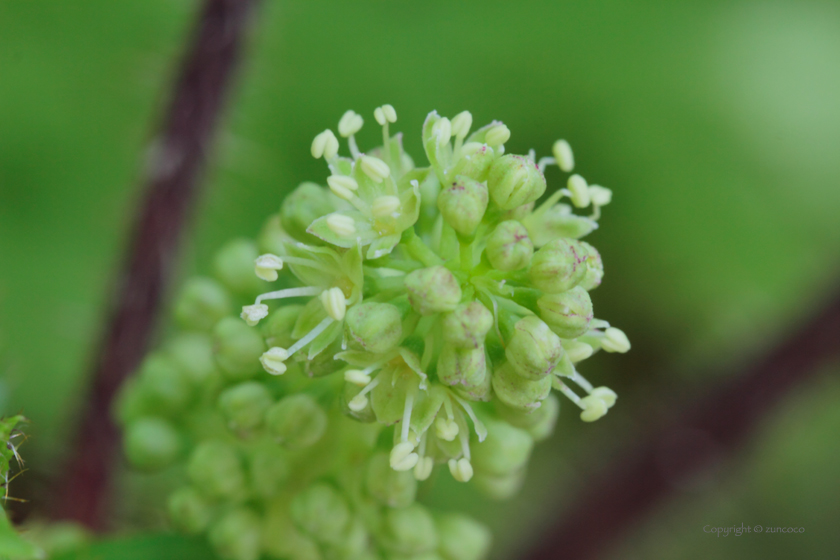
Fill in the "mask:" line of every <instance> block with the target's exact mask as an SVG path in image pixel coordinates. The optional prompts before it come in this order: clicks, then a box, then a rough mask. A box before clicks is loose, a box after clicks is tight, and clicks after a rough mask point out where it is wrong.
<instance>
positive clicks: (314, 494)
mask: <svg viewBox="0 0 840 560" xmlns="http://www.w3.org/2000/svg"><path fill="white" fill-rule="evenodd" d="M291 513H292V519H293V520H294V522H295V524H296V525H297V526H298V527H300V529H301V530H302V531H304V532H305V533H307V534H309V535H310V536H311V537H312V538H314V539H315V540H317V541H320V542H323V543H337V542H340V541H341V539H342V537H343V536H344V533H345V531H346V530H347V528H348V525H349V523H350V510H349V509H348V507H347V502H345V500H344V498H343V497H342V496H341V494H339V493H338V491H337V490H336V489H335V488H333V487H332V486H330V485H329V484H325V483H317V484H313V485H311V486H309V487H308V488H306V489H305V490H303V491H302V492H300V493H299V494H298V495H297V496H295V497H294V498H292V503H291Z"/></svg>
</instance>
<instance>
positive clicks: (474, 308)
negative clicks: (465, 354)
mask: <svg viewBox="0 0 840 560" xmlns="http://www.w3.org/2000/svg"><path fill="white" fill-rule="evenodd" d="M442 327H443V338H444V340H446V342H447V344H451V345H452V346H455V347H457V348H464V349H467V348H479V347H481V346H483V345H484V339H485V338H486V337H487V333H488V332H489V331H490V329H491V328H492V327H493V314H492V313H490V311H488V310H487V308H486V307H484V306H483V305H482V304H481V303H479V302H477V301H472V302H470V303H464V304H461V305H459V306H458V307H456V308H455V310H454V311H452V312H451V313H447V314H446V315H444V316H443V322H442Z"/></svg>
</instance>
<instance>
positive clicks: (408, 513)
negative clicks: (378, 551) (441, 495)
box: [381, 503, 438, 557]
mask: <svg viewBox="0 0 840 560" xmlns="http://www.w3.org/2000/svg"><path fill="white" fill-rule="evenodd" d="M381 545H382V546H383V548H385V549H386V550H387V551H388V552H389V553H391V554H390V555H389V557H393V556H396V555H403V556H406V557H415V556H420V555H422V554H424V553H431V552H432V551H434V550H435V549H436V548H437V545H438V538H437V531H436V530H435V522H434V519H432V516H431V514H430V513H429V511H428V510H427V509H426V508H425V507H423V506H421V505H420V504H418V503H414V504H411V505H410V506H408V507H405V508H397V509H388V510H386V511H385V512H384V515H383V518H382V532H381Z"/></svg>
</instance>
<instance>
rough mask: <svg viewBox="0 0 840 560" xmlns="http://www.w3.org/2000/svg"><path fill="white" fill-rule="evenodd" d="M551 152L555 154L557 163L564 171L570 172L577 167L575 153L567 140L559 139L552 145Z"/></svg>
mask: <svg viewBox="0 0 840 560" xmlns="http://www.w3.org/2000/svg"><path fill="white" fill-rule="evenodd" d="M551 153H552V154H553V155H554V160H555V163H557V167H559V168H560V169H561V170H562V171H565V172H566V173H568V172H569V171H571V170H572V169H574V168H575V155H574V153H572V147H571V146H570V145H569V143H568V142H566V141H565V140H558V141H557V142H555V143H554V145H553V146H552V147H551Z"/></svg>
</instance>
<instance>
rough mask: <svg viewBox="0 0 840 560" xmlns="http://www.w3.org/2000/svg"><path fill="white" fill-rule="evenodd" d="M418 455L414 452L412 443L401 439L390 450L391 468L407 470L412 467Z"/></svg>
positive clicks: (418, 457)
mask: <svg viewBox="0 0 840 560" xmlns="http://www.w3.org/2000/svg"><path fill="white" fill-rule="evenodd" d="M419 459H420V456H419V455H418V454H417V453H414V445H413V444H412V443H410V442H408V441H403V442H401V443H398V444H397V445H395V446H394V448H393V449H392V450H391V457H390V462H391V468H392V469H394V470H395V471H407V470H411V469H413V468H414V466H415V465H416V464H417V461H418V460H419Z"/></svg>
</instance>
